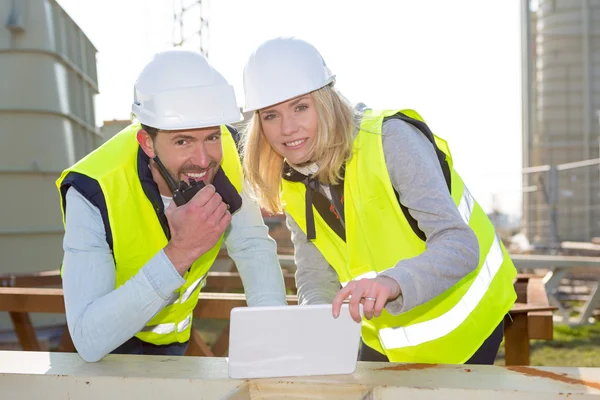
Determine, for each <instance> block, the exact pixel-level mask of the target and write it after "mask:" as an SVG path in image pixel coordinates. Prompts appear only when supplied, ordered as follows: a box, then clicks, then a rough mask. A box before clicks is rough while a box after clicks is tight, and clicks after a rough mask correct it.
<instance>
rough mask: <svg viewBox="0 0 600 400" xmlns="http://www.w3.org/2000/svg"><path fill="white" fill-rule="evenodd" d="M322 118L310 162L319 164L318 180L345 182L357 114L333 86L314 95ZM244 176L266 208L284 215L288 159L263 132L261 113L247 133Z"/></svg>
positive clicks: (255, 114) (252, 122) (316, 176)
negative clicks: (283, 185) (282, 188)
mask: <svg viewBox="0 0 600 400" xmlns="http://www.w3.org/2000/svg"><path fill="white" fill-rule="evenodd" d="M311 95H312V98H313V101H314V104H315V108H316V111H317V115H318V123H317V133H316V135H315V138H316V140H315V141H314V142H313V144H312V147H311V149H310V153H309V154H311V157H310V161H311V162H315V163H317V164H318V165H319V171H318V172H317V173H316V174H315V176H314V178H316V179H318V180H319V181H320V182H321V183H323V184H330V185H335V184H338V183H339V182H340V180H341V178H342V177H341V169H342V167H343V165H344V163H345V162H346V161H348V160H349V159H350V157H351V156H352V143H353V133H354V129H355V113H354V110H353V108H352V106H351V105H350V104H349V103H348V101H347V100H346V99H345V98H344V97H343V96H342V95H341V94H340V93H339V92H338V91H337V90H336V89H334V88H333V86H331V85H327V86H324V87H322V88H320V89H318V90H315V91H314V92H311ZM243 154H244V156H243V167H244V174H245V176H246V178H247V180H248V183H249V184H250V188H251V189H252V191H253V193H254V197H255V198H256V200H257V201H258V203H259V204H260V206H261V207H262V208H264V209H265V210H267V211H268V212H271V213H281V212H282V211H283V204H282V201H281V193H280V186H281V180H282V176H281V174H282V170H283V162H284V159H283V157H282V156H281V155H279V154H278V153H277V152H276V151H275V150H273V148H272V147H271V145H270V144H269V142H268V141H267V139H266V138H265V135H264V134H263V131H262V125H261V121H260V116H259V111H256V112H255V113H254V115H253V116H252V118H251V120H250V122H249V123H248V125H247V126H246V129H245V130H244V139H243Z"/></svg>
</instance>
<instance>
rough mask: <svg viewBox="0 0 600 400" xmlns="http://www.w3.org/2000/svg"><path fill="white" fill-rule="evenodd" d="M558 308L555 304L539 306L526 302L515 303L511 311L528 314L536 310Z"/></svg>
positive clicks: (512, 312)
mask: <svg viewBox="0 0 600 400" xmlns="http://www.w3.org/2000/svg"><path fill="white" fill-rule="evenodd" d="M552 310H556V307H554V306H543V305H542V306H538V305H535V304H526V303H515V304H513V306H512V308H511V310H510V313H511V314H527V313H530V312H536V311H552Z"/></svg>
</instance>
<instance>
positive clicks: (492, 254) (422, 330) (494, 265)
mask: <svg viewBox="0 0 600 400" xmlns="http://www.w3.org/2000/svg"><path fill="white" fill-rule="evenodd" d="M503 261H504V254H503V252H502V247H501V246H500V242H499V240H498V236H494V242H493V243H492V247H491V248H490V251H489V252H488V254H487V257H486V258H485V262H484V265H483V266H482V267H481V270H480V271H479V274H477V277H476V278H475V280H474V281H473V284H472V285H471V287H470V288H469V290H468V291H467V293H465V295H464V296H463V298H462V299H460V301H459V302H458V303H457V304H456V305H455V306H454V307H452V309H450V310H449V311H448V312H446V313H445V314H443V315H440V316H439V317H437V318H434V319H431V320H429V321H425V322H421V323H418V324H414V325H410V326H407V327H398V328H384V329H381V330H379V338H380V340H381V344H382V345H383V347H384V348H385V349H388V350H389V349H399V348H402V347H409V346H418V345H420V344H423V343H426V342H429V341H432V340H436V339H439V338H441V337H444V336H446V335H447V334H449V333H450V332H452V331H453V330H455V329H456V328H458V326H460V325H461V324H462V323H463V322H465V320H466V319H467V318H468V317H469V314H471V312H473V310H474V309H475V307H477V305H478V304H479V302H480V301H481V299H483V296H485V293H486V292H487V290H488V288H489V286H490V284H491V282H492V280H493V279H494V276H496V273H497V272H498V271H499V270H500V266H501V265H502V262H503Z"/></svg>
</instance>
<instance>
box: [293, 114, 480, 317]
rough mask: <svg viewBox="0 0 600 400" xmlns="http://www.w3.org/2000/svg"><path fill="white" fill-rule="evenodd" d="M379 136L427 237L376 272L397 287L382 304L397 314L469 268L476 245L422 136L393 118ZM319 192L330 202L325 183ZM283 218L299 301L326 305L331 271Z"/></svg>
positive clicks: (334, 286)
mask: <svg viewBox="0 0 600 400" xmlns="http://www.w3.org/2000/svg"><path fill="white" fill-rule="evenodd" d="M382 136H383V151H384V155H385V160H386V165H387V169H388V172H389V174H390V178H391V182H392V185H393V187H394V189H396V191H397V192H398V193H399V195H400V202H401V203H402V204H403V205H404V206H406V207H407V208H408V211H409V213H410V214H411V216H412V217H413V218H414V219H415V220H416V221H417V222H418V226H419V229H421V230H422V231H423V232H424V233H425V236H426V238H427V239H426V247H427V248H426V250H425V251H424V252H423V253H421V254H420V255H419V256H417V257H414V258H410V259H404V260H398V263H397V264H396V266H395V267H393V268H390V269H388V270H386V271H385V272H382V273H380V274H379V275H385V276H389V277H391V278H393V279H394V280H395V281H396V282H398V284H399V285H400V289H401V291H402V294H401V296H400V297H398V298H397V299H396V300H394V301H390V302H388V303H387V304H386V306H385V308H386V310H387V311H388V312H390V313H391V314H393V315H397V314H400V313H403V312H406V311H408V310H410V309H412V308H414V307H416V306H418V305H420V304H423V303H425V302H427V301H429V300H431V299H432V298H434V297H436V296H437V295H439V294H440V293H442V292H444V291H445V290H446V289H448V288H449V287H451V286H452V285H454V284H455V283H457V282H458V281H459V280H460V279H462V278H463V277H464V276H465V275H467V274H468V273H470V272H472V271H473V270H475V268H476V267H477V264H478V260H479V244H478V241H477V237H476V236H475V234H474V233H473V231H472V230H471V228H469V227H468V226H467V225H466V223H465V222H464V221H463V219H462V218H461V216H460V214H459V212H458V209H457V208H456V206H455V205H454V202H453V200H452V198H451V197H450V193H449V192H448V187H447V186H446V182H445V180H444V176H443V174H442V171H441V168H440V165H439V162H438V159H437V156H436V154H435V151H434V149H433V146H432V145H431V143H430V142H429V141H428V140H427V138H426V137H425V136H424V135H423V134H422V133H421V132H419V131H418V130H417V129H416V128H414V127H413V126H412V125H409V124H407V123H405V122H404V121H401V120H397V119H392V120H388V121H386V122H385V123H384V124H383V128H382ZM320 191H321V193H323V194H324V195H325V196H327V197H328V198H329V199H330V201H331V196H330V194H329V190H328V188H327V187H323V186H322V187H321V190H320ZM286 221H287V226H288V228H289V229H290V231H291V234H292V242H293V244H294V248H295V262H296V265H297V272H296V286H297V288H298V296H299V302H300V304H330V303H331V302H332V301H333V298H334V297H335V294H336V292H337V291H338V290H339V289H340V282H339V280H338V276H337V273H336V272H335V270H334V269H333V268H332V267H331V266H330V265H329V264H328V263H327V261H326V260H325V258H324V257H323V255H322V254H321V253H320V252H319V250H318V249H317V248H316V246H315V245H314V244H313V243H312V242H310V241H308V239H307V237H306V235H305V233H304V232H303V231H302V229H300V227H299V226H298V224H297V223H296V222H295V221H294V219H293V218H292V217H291V216H290V215H289V214H287V213H286Z"/></svg>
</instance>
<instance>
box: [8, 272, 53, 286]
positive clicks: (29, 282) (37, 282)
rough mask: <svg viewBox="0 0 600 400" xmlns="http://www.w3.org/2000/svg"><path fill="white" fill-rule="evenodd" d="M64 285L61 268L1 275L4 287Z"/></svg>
mask: <svg viewBox="0 0 600 400" xmlns="http://www.w3.org/2000/svg"><path fill="white" fill-rule="evenodd" d="M60 285H62V278H61V277H60V270H58V269H56V270H52V271H43V272H34V273H31V274H6V275H0V286H2V287H48V286H60Z"/></svg>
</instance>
